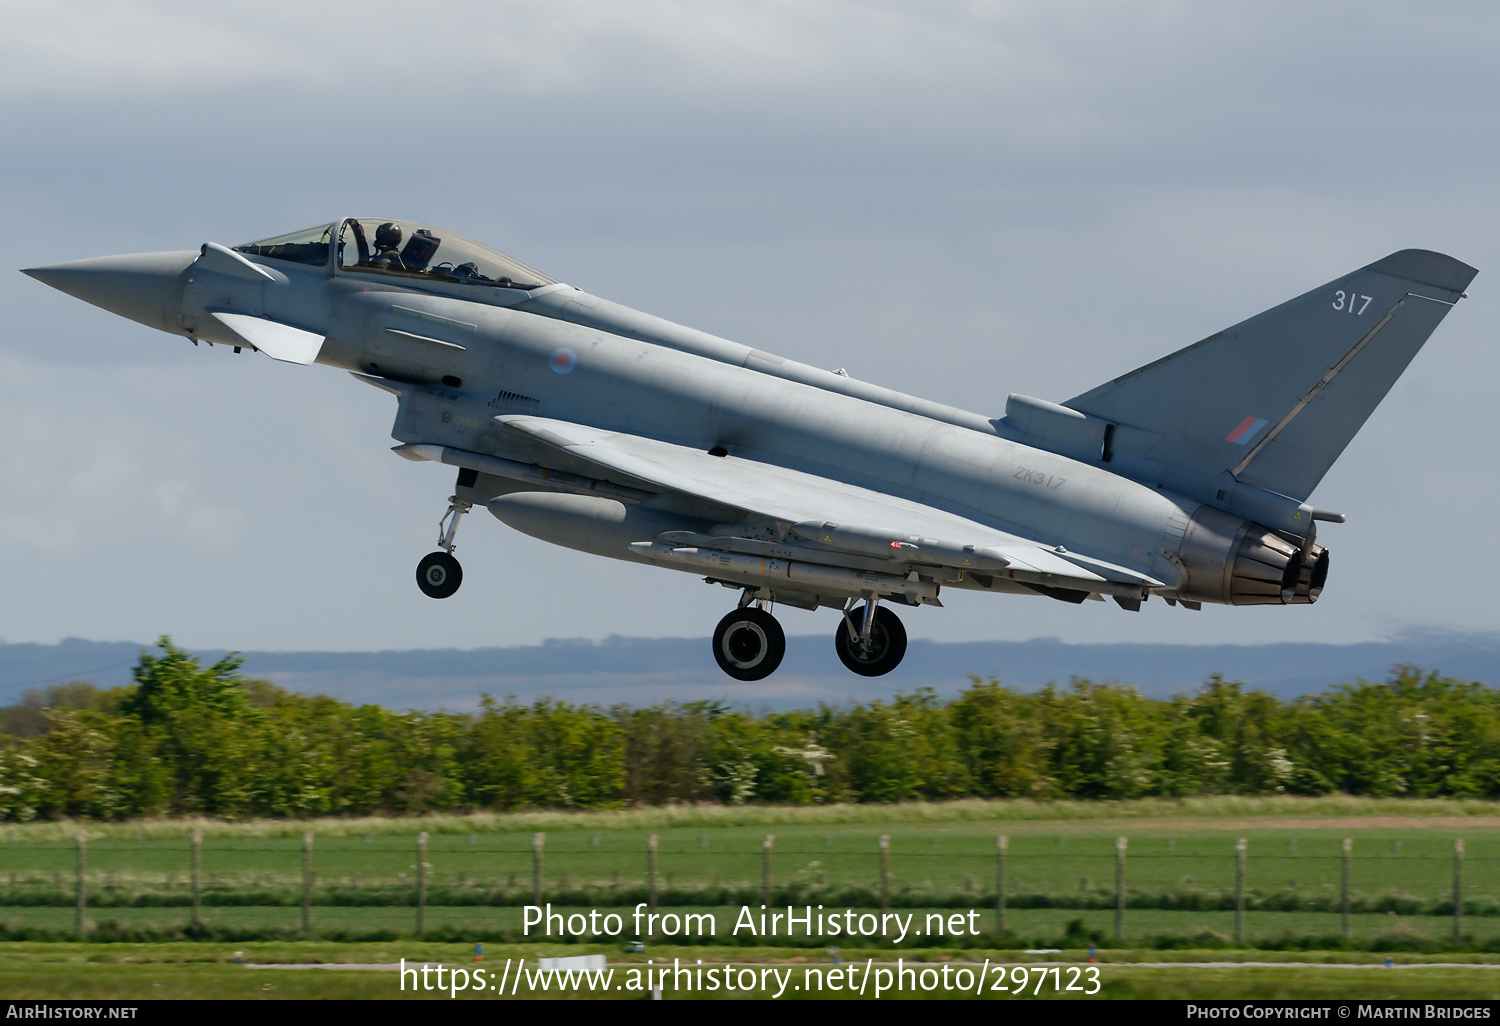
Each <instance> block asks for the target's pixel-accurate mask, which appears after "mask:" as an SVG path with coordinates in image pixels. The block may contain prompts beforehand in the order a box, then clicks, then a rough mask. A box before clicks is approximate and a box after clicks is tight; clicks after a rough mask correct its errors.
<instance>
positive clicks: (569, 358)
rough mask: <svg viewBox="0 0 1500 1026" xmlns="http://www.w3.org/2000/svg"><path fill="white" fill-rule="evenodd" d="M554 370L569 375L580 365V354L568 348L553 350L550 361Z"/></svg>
mask: <svg viewBox="0 0 1500 1026" xmlns="http://www.w3.org/2000/svg"><path fill="white" fill-rule="evenodd" d="M548 362H549V363H550V364H551V365H552V369H553V370H554V371H556V372H557V373H559V374H569V373H571V372H572V370H573V368H574V367H576V366H577V365H578V354H577V353H575V352H573V350H571V349H569V348H568V347H567V346H563V347H562V348H561V349H556V350H553V353H552V358H551V359H550V360H549V361H548Z"/></svg>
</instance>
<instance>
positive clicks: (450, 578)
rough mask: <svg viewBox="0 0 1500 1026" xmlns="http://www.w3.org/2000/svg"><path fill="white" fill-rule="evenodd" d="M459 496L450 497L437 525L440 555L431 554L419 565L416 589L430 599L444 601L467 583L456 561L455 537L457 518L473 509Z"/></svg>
mask: <svg viewBox="0 0 1500 1026" xmlns="http://www.w3.org/2000/svg"><path fill="white" fill-rule="evenodd" d="M473 508H474V506H473V503H469V502H464V501H463V500H461V499H460V498H459V497H458V496H456V495H450V496H449V497H448V512H446V513H444V514H443V519H441V520H439V521H438V549H439V550H440V551H438V552H429V553H428V554H427V555H425V556H423V557H422V561H421V562H420V563H418V564H417V587H418V588H421V589H422V594H423V595H426V596H427V597H428V598H435V599H443V598H447V597H448V596H449V595H452V594H453V593H454V592H455V591H457V590H458V586H459V585H460V584H462V583H464V568H463V567H461V566H459V565H458V560H456V559H454V558H453V536H454V534H456V533H457V532H458V518H459V517H461V516H463V515H464V514H465V513H467V512H469V510H471V509H473Z"/></svg>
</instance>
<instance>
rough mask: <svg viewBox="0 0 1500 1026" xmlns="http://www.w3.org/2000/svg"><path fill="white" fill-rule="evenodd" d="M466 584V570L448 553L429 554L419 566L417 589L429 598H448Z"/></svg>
mask: <svg viewBox="0 0 1500 1026" xmlns="http://www.w3.org/2000/svg"><path fill="white" fill-rule="evenodd" d="M462 583H464V568H463V567H461V566H459V565H458V560H456V559H454V558H453V557H452V556H451V555H449V554H448V553H446V552H429V553H428V554H427V555H425V556H423V557H422V562H420V563H418V564H417V587H418V588H421V589H422V594H423V595H426V596H427V597H428V598H436V599H441V598H447V597H448V596H449V595H452V594H453V593H454V592H455V591H457V590H458V586H459V585H460V584H462Z"/></svg>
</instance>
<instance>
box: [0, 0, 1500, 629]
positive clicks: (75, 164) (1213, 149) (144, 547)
mask: <svg viewBox="0 0 1500 1026" xmlns="http://www.w3.org/2000/svg"><path fill="white" fill-rule="evenodd" d="M1497 53H1500V7H1497V6H1495V5H1493V4H1488V3H1481V2H1473V3H1442V2H1429V3H1423V4H1420V5H1418V4H1412V3H1409V2H1406V3H1378V2H1370V0H1361V2H1353V0H1351V2H1326V3H1316V2H1313V3H1309V2H1306V0H1299V2H1296V3H1274V2H1261V3H1255V4H1244V3H1236V4H1229V3H1224V4H1219V3H1206V2H1191V3H1188V2H1183V3H1165V2H1158V3H1152V2H1136V3H1056V2H1034V3H941V2H928V3H924V4H920V5H917V4H909V3H851V2H839V0H822V2H820V3H817V4H808V3H792V2H761V3H754V2H742V3H730V2H726V3H713V4H707V3H701V2H691V0H684V2H668V0H636V2H633V3H629V4H623V3H615V2H592V3H589V2H558V0H549V2H546V3H541V2H535V3H524V4H521V3H501V2H494V3H485V4H465V5H436V4H420V5H416V4H411V3H384V2H371V0H363V2H360V3H333V2H320V3H316V4H309V3H306V2H304V0H298V2H277V0H260V2H258V3H255V4H253V5H250V4H245V5H228V4H204V3H186V2H183V3H173V2H161V3H140V2H130V0H119V2H110V3H88V2H80V3H71V4H66V5H64V4H58V3H49V2H39V0H24V2H18V0H0V140H3V141H0V209H3V210H4V212H5V219H4V224H3V228H4V235H5V239H6V241H5V243H4V244H3V245H0V252H4V253H5V254H6V257H5V260H3V261H0V265H3V266H4V267H5V268H7V270H6V271H5V272H4V273H0V438H3V439H4V442H5V444H4V445H3V446H0V638H3V639H4V640H6V641H12V642H14V641H44V642H45V641H55V640H57V639H60V638H62V637H65V636H77V637H85V638H91V639H97V640H136V641H147V640H150V639H152V638H154V637H155V636H157V635H159V634H163V633H167V634H171V635H173V636H174V637H175V638H177V639H178V640H179V641H180V642H182V643H184V644H187V645H189V646H193V647H223V648H243V649H368V648H413V647H427V646H457V647H465V648H467V647H476V646H483V645H508V644H529V643H536V642H539V641H541V640H543V639H545V638H548V637H592V638H599V637H603V636H606V635H609V634H624V635H636V636H693V635H703V636H705V637H706V636H707V635H708V634H709V632H710V631H711V630H712V628H713V625H714V623H715V622H716V621H717V619H718V618H719V617H720V616H721V615H722V614H723V613H724V612H725V611H726V610H727V609H728V608H730V606H731V604H732V602H733V596H732V595H731V594H730V593H729V592H727V591H724V590H722V589H718V588H712V589H710V588H709V587H707V586H705V585H704V584H702V583H701V582H700V581H699V579H698V578H696V577H694V576H692V575H690V574H683V573H675V572H671V571H666V570H658V569H652V568H646V567H637V566H633V565H626V564H623V563H617V562H613V561H609V560H603V559H599V558H597V557H592V556H586V555H583V554H579V553H574V552H570V551H568V550H564V549H559V548H554V547H552V546H549V545H546V544H544V543H542V542H539V541H535V540H533V539H530V538H527V537H525V536H523V535H520V534H517V533H515V532H514V531H511V530H510V529H509V528H507V527H505V526H503V525H502V524H500V523H499V522H498V521H496V520H494V519H493V518H491V517H490V516H488V515H487V514H485V513H484V512H483V511H480V512H477V513H475V514H474V515H471V516H470V517H468V518H466V520H465V522H464V524H463V526H462V528H461V530H460V533H459V537H458V542H459V548H458V555H459V557H460V558H461V559H462V560H463V562H464V566H465V583H464V587H463V589H462V590H461V591H460V592H459V593H458V595H457V596H455V597H453V598H451V599H448V600H446V601H442V602H435V601H432V600H430V599H426V598H424V597H423V596H422V595H421V594H420V593H419V592H418V591H417V588H416V585H415V582H414V580H413V570H414V567H415V564H416V561H417V559H418V558H419V557H420V556H422V555H423V554H424V553H426V552H428V551H430V550H431V549H432V548H433V542H434V540H435V537H436V533H437V521H438V518H439V516H440V515H441V514H442V512H443V509H444V506H445V499H446V496H447V495H448V494H449V491H450V490H451V486H452V476H453V472H452V470H451V468H439V467H436V466H432V465H426V466H423V465H418V464H413V463H409V462H407V461H404V460H401V459H399V458H397V457H395V456H393V455H391V454H390V452H389V447H390V446H391V445H392V444H394V443H393V442H392V441H391V440H390V439H389V437H388V435H389V429H390V426H391V421H392V419H393V416H394V413H395V405H394V402H393V400H392V398H391V397H390V396H388V395H386V394H384V393H381V392H378V391H376V390H374V389H371V388H368V387H365V386H363V385H361V384H359V383H357V382H356V381H354V380H353V379H352V378H350V377H349V376H348V375H346V374H344V373H342V372H339V371H335V370H332V369H330V368H324V367H312V368H301V367H295V366H290V365H286V364H279V363H274V362H272V361H270V360H268V359H265V358H263V357H260V356H255V355H252V354H244V355H240V356H233V355H231V354H230V352H229V351H228V350H227V349H224V348H214V349H209V348H207V347H203V348H194V347H193V346H191V345H190V344H189V343H187V342H186V341H184V340H181V339H178V338H175V337H173V336H169V335H166V334H163V333H161V332H154V331H152V330H150V329H148V328H145V327H142V326H139V325H135V324H132V323H130V322H127V321H124V320H121V319H119V318H116V317H113V316H111V315H109V314H106V313H104V312H103V311H101V310H97V309H95V308H93V307H89V306H87V305H85V304H83V303H80V302H78V301H76V300H73V299H71V298H69V297H67V296H65V295H63V294H62V293H59V292H55V291H53V290H50V289H48V288H46V287H45V286H43V285H41V284H40V283H38V282H35V281H33V280H31V279H29V278H26V277H24V276H22V275H20V274H16V273H14V271H13V270H10V269H13V268H19V267H23V266H32V265H36V264H45V263H50V262H55V261H60V260H67V259H74V258H79V257H86V256H95V255H102V254H109V253H121V252H139V251H149V250H168V249H171V250H180V249H192V248H196V247H198V246H199V245H201V244H202V243H203V242H205V241H209V240H212V241H215V242H220V243H224V244H226V245H234V244H237V243H241V242H245V241H249V240H252V239H257V238H262V237H265V236H269V235H273V234H279V233H282V232H286V231H290V230H293V229H297V228H302V227H307V226H311V225H314V224H320V223H325V222H328V221H331V220H333V219H334V218H336V217H341V216H348V215H384V216H391V217H401V218H407V219H411V220H416V221H421V222H427V223H430V224H434V225H438V226H441V227H444V228H447V229H450V230H452V231H456V232H459V233H461V234H464V235H468V236H470V237H472V238H475V239H478V240H480V241H482V242H485V243H488V244H490V245H492V246H494V247H495V248H497V249H500V250H502V251H505V252H508V253H511V254H513V255H514V256H516V257H517V258H519V259H521V260H523V261H525V262H526V263H529V264H531V265H533V266H535V267H537V268H538V269H540V270H542V271H543V272H545V273H547V274H549V275H551V276H553V277H555V278H559V279H561V280H564V281H567V282H569V283H571V284H574V285H577V286H579V287H581V288H584V289H587V290H589V291H590V292H593V293H595V294H598V295H602V296H605V297H607V298H610V299H614V300H616V301H619V302H623V303H626V304H628V305H631V306H635V307H638V308H640V309H644V310H647V311H650V312H653V313H657V314H661V315H663V316H666V317H669V318H672V319H675V320H679V321H682V322H684V323H687V324H690V325H693V326H695V327H700V328H703V329H706V330H708V331H712V332H715V333H717V334H720V335H724V336H727V337H729V338H732V339H735V340H737V341H741V342H745V343H747V344H750V345H754V346H757V347H759V348H762V349H766V350H770V351H772V352H775V353H779V354H782V355H785V356H788V357H791V358H794V359H798V360H802V361H805V362H808V363H812V364H815V365H819V366H825V367H830V368H832V367H847V368H848V369H849V371H850V373H851V374H853V375H854V376H856V377H861V378H865V379H868V380H871V381H874V382H877V383H880V384H883V385H889V386H892V387H896V388H900V389H903V390H906V391H909V392H913V393H916V394H918V395H922V396H927V397H931V398H934V399H939V400H942V401H944V402H949V403H953V404H956V405H958V406H962V407H965V408H968V409H972V410H976V411H981V412H984V413H986V414H990V415H998V414H999V413H1000V412H1002V411H1003V407H1004V402H1005V396H1006V394H1007V393H1008V392H1021V393H1025V394H1028V395H1034V396H1039V397H1043V398H1046V399H1051V400H1055V401H1061V400H1064V399H1067V398H1068V397H1070V396H1073V395H1076V394H1078V393H1080V392H1082V391H1085V390H1086V389H1088V388H1090V387H1092V386H1094V385H1096V384H1098V383H1100V382H1101V381H1104V380H1105V379H1108V378H1111V377H1114V376H1117V375H1118V374H1120V373H1122V372H1124V371H1126V370H1129V369H1131V368H1133V367H1136V366H1138V365H1140V364H1143V363H1146V362H1148V361H1150V360H1153V359H1155V358H1157V357H1159V356H1162V355H1164V354H1165V353H1167V352H1170V351H1172V350H1174V349H1177V348H1179V347H1181V346H1183V345H1186V344H1188V343H1191V342H1193V341H1195V340H1197V339H1199V338H1202V337H1203V336H1205V335H1208V334H1210V333H1212V332H1213V331H1216V330H1218V329H1220V328H1222V327H1225V326H1227V325H1229V324H1232V323H1234V322H1236V321H1239V320H1241V319H1243V318H1245V317H1247V316H1250V315H1251V314H1254V313H1257V312H1259V311H1260V310H1262V309H1265V308H1266V307H1269V306H1272V305H1274V304H1276V303H1279V302H1281V301H1282V300H1285V299H1287V298H1290V297H1291V296H1293V295H1296V294H1298V293H1301V292H1304V291H1306V290H1308V289H1310V288H1313V287H1315V286H1317V285H1320V284H1322V283H1323V282H1325V281H1328V280H1330V279H1332V278H1334V277H1337V276H1339V275H1341V274H1343V273H1344V272H1346V271H1348V270H1351V269H1353V268H1355V267H1358V266H1361V265H1363V264H1366V263H1369V262H1371V261H1373V260H1375V259H1377V258H1379V257H1381V256H1383V255H1385V254H1387V253H1390V252H1392V251H1394V250H1398V249H1404V248H1408V247H1421V248H1429V249H1436V250H1439V251H1442V252H1445V253H1450V254H1452V255H1453V256H1456V257H1458V258H1459V259H1462V260H1464V261H1466V262H1468V263H1470V264H1473V265H1474V266H1476V267H1478V268H1479V269H1480V276H1479V277H1478V278H1477V279H1476V281H1475V282H1474V285H1473V286H1472V288H1471V296H1472V298H1471V299H1469V300H1467V301H1465V302H1463V303H1461V304H1459V306H1458V307H1457V308H1456V309H1455V310H1454V311H1453V313H1452V314H1451V315H1450V316H1449V317H1448V319H1447V320H1446V321H1445V322H1444V323H1443V325H1442V326H1441V327H1440V328H1439V329H1438V331H1437V333H1436V334H1435V335H1434V337H1433V339H1432V341H1431V342H1430V343H1429V345H1428V346H1427V348H1426V349H1424V350H1423V352H1422V353H1421V354H1420V355H1419V356H1418V358H1417V360H1416V361H1415V363H1414V364H1413V366H1412V367H1411V369H1410V370H1409V371H1408V372H1407V374H1406V376H1405V377H1404V378H1403V379H1402V380H1401V381H1400V382H1399V383H1398V384H1397V386H1396V388H1395V390H1394V391H1393V392H1392V393H1391V395H1390V397H1389V398H1388V399H1387V400H1386V402H1385V403H1384V404H1383V405H1382V406H1381V407H1380V408H1379V409H1378V410H1377V411H1376V413H1375V415H1374V417H1373V418H1372V419H1371V421H1370V423H1369V424H1368V426H1367V427H1366V428H1365V430H1364V431H1363V432H1362V433H1361V434H1360V435H1359V436H1358V437H1357V438H1356V439H1355V441H1354V443H1353V445H1351V446H1350V448H1349V450H1348V451H1347V452H1346V454H1345V455H1344V457H1343V459H1342V460H1341V461H1340V462H1339V463H1338V464H1337V465H1336V466H1335V467H1334V469H1333V471H1332V472H1331V473H1330V474H1329V475H1328V477H1327V478H1326V479H1325V480H1324V482H1323V484H1322V485H1321V486H1320V488H1319V489H1318V491H1317V492H1316V493H1314V495H1313V498H1312V501H1313V502H1314V503H1315V504H1317V505H1318V506H1321V507H1323V508H1327V509H1334V510H1339V511H1343V512H1345V513H1347V514H1348V515H1349V523H1348V524H1347V525H1345V526H1342V527H1338V526H1331V525H1329V526H1326V527H1325V529H1324V531H1323V532H1322V536H1321V540H1322V541H1324V542H1325V543H1326V544H1328V545H1329V547H1330V549H1331V551H1332V575H1331V577H1330V582H1329V586H1328V589H1327V590H1326V591H1325V592H1324V595H1323V598H1322V600H1321V601H1320V602H1319V603H1318V604H1317V605H1316V606H1314V607H1305V606H1304V607H1294V608H1289V609H1284V608H1276V609H1270V608H1259V609H1255V608H1252V609H1225V608H1214V607H1209V608H1206V609H1205V610H1204V612H1203V613H1201V614H1196V615H1195V614H1190V613H1187V612H1185V611H1183V610H1181V609H1176V610H1174V609H1168V608H1166V607H1165V605H1164V604H1163V603H1161V602H1151V603H1148V605H1147V607H1146V609H1145V610H1144V611H1143V612H1142V613H1140V614H1134V615H1133V614H1129V613H1126V612H1124V611H1122V610H1120V609H1118V608H1117V607H1116V606H1115V605H1114V604H1113V603H1110V604H1107V605H1101V604H1099V603H1088V604H1086V605H1085V606H1083V607H1076V606H1072V605H1067V604H1064V603H1059V602H1054V601H1050V600H1047V599H1043V598H1036V599H1021V598H1013V597H1005V596H982V595H972V594H955V595H953V596H952V599H951V600H950V601H948V608H946V609H942V610H936V609H921V610H916V611H913V612H912V613H911V614H910V615H908V616H906V621H907V624H908V629H909V631H910V632H911V634H912V635H913V636H915V637H929V638H936V639H945V640H948V639H951V640H957V639H985V638H994V639H1024V638H1029V637H1034V636H1047V635H1053V636H1059V637H1062V638H1064V639H1067V640H1070V641H1119V640H1132V639H1139V640H1150V641H1176V642H1210V641H1212V642H1244V643H1254V642H1257V641H1267V640H1277V641H1287V640H1309V641H1312V640H1327V641H1340V642H1348V641H1357V640H1366V639H1377V638H1384V637H1389V636H1392V635H1395V634H1399V633H1401V632H1404V631H1411V630H1421V629H1426V628H1432V627H1441V628H1446V629H1457V630H1465V631H1472V630H1484V631H1489V630H1494V629H1495V628H1496V622H1495V614H1494V608H1495V607H1494V604H1493V602H1492V599H1491V591H1492V588H1493V587H1494V582H1495V581H1496V580H1500V551H1497V546H1496V544H1495V542H1494V524H1495V514H1494V511H1495V509H1496V507H1497V503H1500V480H1497V474H1496V465H1497V460H1496V456H1495V451H1496V450H1495V444H1494V440H1493V435H1494V426H1493V422H1494V414H1493V412H1492V411H1493V407H1494V400H1493V398H1492V397H1493V393H1494V389H1495V382H1496V380H1497V379H1500V355H1497V351H1496V347H1495V345H1494V337H1495V328H1496V325H1497V324H1500V301H1497V300H1500V273H1496V272H1497V271H1500V231H1497V228H1500V202H1497V195H1496V189H1497V181H1500V173H1497V168H1500V95H1497V93H1500V61H1497V60H1496V58H1495V55H1496V54H1497ZM944 598H945V600H947V599H948V596H947V595H945V596H944ZM782 620H783V623H784V625H785V626H786V628H787V631H788V633H793V634H811V633H817V634H821V633H824V632H827V633H830V634H831V633H832V630H833V626H834V624H833V619H832V615H831V614H829V613H826V612H825V613H822V614H817V615H815V614H811V613H805V612H802V611H799V610H791V609H789V610H786V612H785V615H784V616H783V617H782ZM706 646H707V642H706V641H705V652H706Z"/></svg>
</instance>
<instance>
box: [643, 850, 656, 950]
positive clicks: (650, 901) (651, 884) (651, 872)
mask: <svg viewBox="0 0 1500 1026" xmlns="http://www.w3.org/2000/svg"><path fill="white" fill-rule="evenodd" d="M656 846H657V836H656V835H655V834H652V835H651V836H650V837H648V838H646V910H647V911H648V912H655V911H656ZM646 922H647V923H650V922H651V920H650V919H649V918H648V919H647V920H646ZM648 932H649V931H648Z"/></svg>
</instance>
